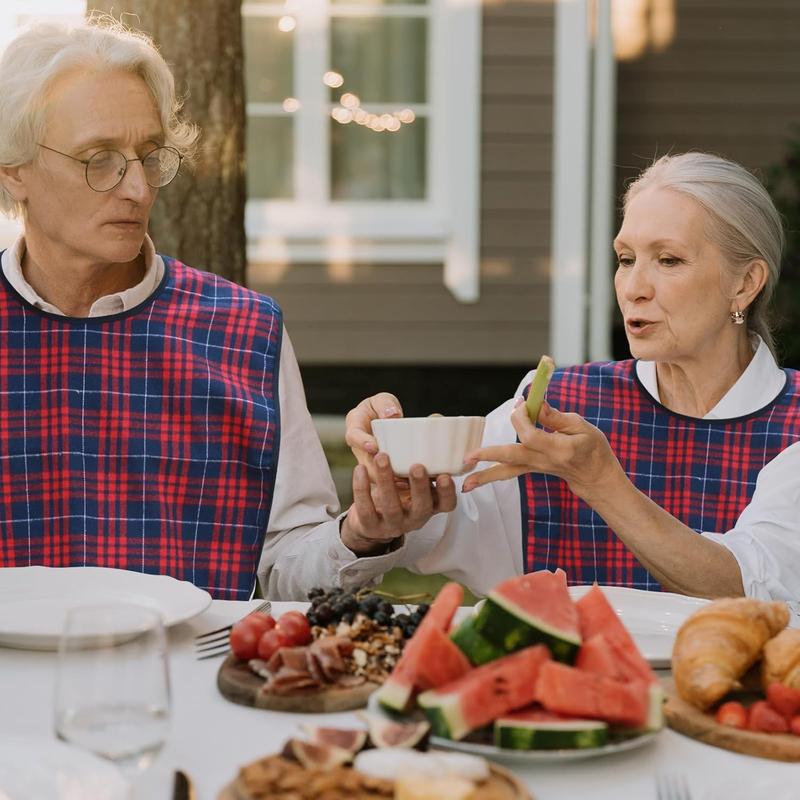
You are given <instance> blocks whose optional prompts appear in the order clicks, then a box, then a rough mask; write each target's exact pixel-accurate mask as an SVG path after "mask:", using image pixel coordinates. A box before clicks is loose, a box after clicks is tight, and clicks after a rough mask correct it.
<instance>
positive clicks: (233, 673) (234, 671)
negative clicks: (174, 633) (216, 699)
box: [217, 655, 378, 714]
mask: <svg viewBox="0 0 800 800" xmlns="http://www.w3.org/2000/svg"><path fill="white" fill-rule="evenodd" d="M263 686H264V679H263V678H261V677H260V676H258V675H256V674H255V673H254V672H253V671H252V670H251V669H250V667H248V666H247V664H246V663H244V662H243V661H239V660H238V659H237V658H236V657H235V656H233V655H229V656H228V657H227V658H226V659H225V661H224V662H223V663H222V666H221V667H220V668H219V672H218V673H217V687H218V688H219V690H220V692H221V693H222V695H223V696H224V697H226V698H227V699H228V700H231V701H232V702H234V703H239V704H240V705H243V706H253V707H255V708H265V709H268V710H270V711H296V712H299V713H302V714H324V713H328V712H333V711H352V710H353V709H355V708H364V706H366V705H367V699H368V698H369V696H370V695H371V694H372V693H373V692H374V691H375V690H376V689H377V688H378V684H377V683H369V682H368V683H362V684H361V685H360V686H354V687H351V688H342V687H337V686H332V687H329V688H326V689H322V690H320V689H310V690H300V691H298V692H296V693H294V694H290V695H280V694H270V693H268V692H262V691H261V688H262V687H263Z"/></svg>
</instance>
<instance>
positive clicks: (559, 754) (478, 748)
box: [367, 692, 660, 764]
mask: <svg viewBox="0 0 800 800" xmlns="http://www.w3.org/2000/svg"><path fill="white" fill-rule="evenodd" d="M367 709H368V710H369V711H370V712H372V713H373V714H377V715H380V716H384V717H386V718H387V719H393V720H402V719H404V718H403V717H397V716H394V715H391V714H389V713H388V712H387V711H386V710H385V709H384V708H383V706H381V704H380V703H379V702H378V693H377V692H373V693H372V694H371V695H370V696H369V700H368V701H367ZM414 719H415V720H416V721H419V720H420V719H424V717H423V715H422V713H421V712H419V711H416V712H414ZM659 733H660V731H650V732H648V733H642V734H639V735H638V736H631V737H628V738H625V739H620V740H619V741H615V742H609V744H604V745H602V746H601V747H579V748H572V749H569V750H509V749H507V748H505V747H497V746H495V745H493V744H489V743H483V742H479V741H470V740H469V739H466V740H462V741H455V740H453V739H444V738H441V737H439V736H431V738H430V744H431V747H438V748H441V749H442V750H456V751H458V752H460V753H471V754H472V755H474V756H483V758H488V759H490V760H491V761H503V762H506V763H525V764H535V763H552V762H555V761H580V760H583V759H586V758H597V757H599V756H607V755H611V754H612V753H622V752H624V751H625V750H636V749H637V748H639V747H644V746H645V745H647V744H649V743H650V742H652V741H653V740H654V739H655V738H656V736H658V734H659Z"/></svg>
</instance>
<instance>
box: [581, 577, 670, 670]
mask: <svg viewBox="0 0 800 800" xmlns="http://www.w3.org/2000/svg"><path fill="white" fill-rule="evenodd" d="M575 608H576V609H577V610H578V618H579V620H580V629H581V635H582V636H583V638H584V639H587V640H588V639H590V638H592V637H593V636H596V635H597V634H602V635H603V639H604V641H605V646H606V648H607V649H608V654H609V658H610V659H611V660H613V662H614V672H616V673H618V675H619V677H620V678H621V679H625V680H640V681H644V682H645V683H648V684H657V683H658V677H657V676H656V674H655V672H653V670H652V669H651V668H650V665H649V664H648V663H647V661H646V660H645V658H644V656H642V654H641V653H640V652H639V648H638V647H637V646H636V642H634V641H633V637H632V636H631V635H630V633H629V632H628V629H627V628H626V627H625V625H624V624H623V623H622V620H621V619H620V618H619V617H618V616H617V614H616V612H615V611H614V609H613V607H612V606H611V603H609V602H608V599H607V598H606V596H605V595H604V594H603V591H602V589H601V588H600V587H599V586H597V585H596V584H595V585H594V586H592V588H591V589H590V590H589V591H588V592H587V593H586V594H585V595H583V597H581V598H580V599H579V600H578V601H577V602H576V603H575ZM597 647H598V645H597V644H595V646H594V649H597ZM583 660H584V663H585V662H586V658H584V659H583ZM590 671H593V672H599V673H601V674H604V675H609V676H610V677H617V675H613V674H611V672H609V671H607V670H603V669H599V668H596V669H591V670H590Z"/></svg>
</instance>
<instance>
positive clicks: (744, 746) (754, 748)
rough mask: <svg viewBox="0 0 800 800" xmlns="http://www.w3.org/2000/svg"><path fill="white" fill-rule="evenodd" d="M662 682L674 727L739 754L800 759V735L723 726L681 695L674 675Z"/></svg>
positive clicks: (666, 715) (744, 698) (755, 696)
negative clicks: (672, 677) (673, 677)
mask: <svg viewBox="0 0 800 800" xmlns="http://www.w3.org/2000/svg"><path fill="white" fill-rule="evenodd" d="M662 683H663V686H664V692H665V695H666V698H667V700H666V703H665V704H664V716H665V717H666V720H667V724H668V725H669V727H670V728H672V729H673V730H676V731H678V732H679V733H682V734H684V735H686V736H690V737H691V738H692V739H697V740H698V741H700V742H704V743H705V744H710V745H712V746H714V747H721V748H723V749H725V750H732V751H734V752H736V753H744V754H745V755H749V756H758V757H759V758H769V759H773V760H775V761H800V736H794V735H792V734H788V733H761V732H759V731H749V730H742V729H740V728H734V727H732V726H730V725H721V724H720V723H718V722H717V721H716V719H715V718H714V715H713V714H709V713H705V712H703V711H700V709H698V708H695V707H694V706H693V705H691V704H690V703H687V702H686V701H685V700H683V699H682V698H681V697H680V696H679V695H678V693H677V691H676V689H675V684H674V682H673V680H672V679H671V678H664V679H663V681H662ZM757 696H758V695H756V694H753V695H752V696H750V697H748V696H747V695H741V698H742V699H743V700H744V701H745V703H746V701H747V700H748V699H756V698H757Z"/></svg>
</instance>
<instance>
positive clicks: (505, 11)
mask: <svg viewBox="0 0 800 800" xmlns="http://www.w3.org/2000/svg"><path fill="white" fill-rule="evenodd" d="M553 44H554V9H553V5H552V0H512V1H510V2H491V3H487V4H486V5H485V7H484V11H483V53H482V98H481V109H482V125H481V144H482V147H481V162H482V163H481V197H480V205H481V211H480V225H481V229H480V234H481V290H480V300H479V301H478V302H477V303H474V304H463V303H459V302H458V301H457V300H456V299H455V298H454V297H453V296H452V295H451V294H450V292H449V291H448V290H447V289H446V288H445V286H444V285H443V276H442V265H441V264H397V265H393V264H373V265H371V264H352V265H332V264H291V265H288V266H281V265H270V264H264V263H255V264H251V265H250V270H249V283H250V286H251V287H252V288H254V289H256V290H258V291H262V292H266V293H268V294H271V295H272V296H274V297H275V298H276V299H277V300H278V302H279V303H280V304H281V306H282V308H283V310H284V315H285V319H286V321H287V327H288V329H289V332H290V334H291V337H292V341H293V343H294V346H295V349H296V350H297V354H298V358H299V360H300V362H301V364H303V365H327V364H331V365H333V364H338V365H353V366H356V365H359V364H398V365H399V364H415V365H424V364H453V365H457V364H470V365H479V364H492V365H502V364H506V365H510V364H520V365H528V364H535V363H536V361H537V360H538V357H539V355H540V354H541V353H543V352H545V351H546V349H547V336H548V327H549V317H548V314H549V278H548V275H549V250H550V205H551V201H550V194H551V169H552V168H551V161H552V150H551V135H552V116H553Z"/></svg>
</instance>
